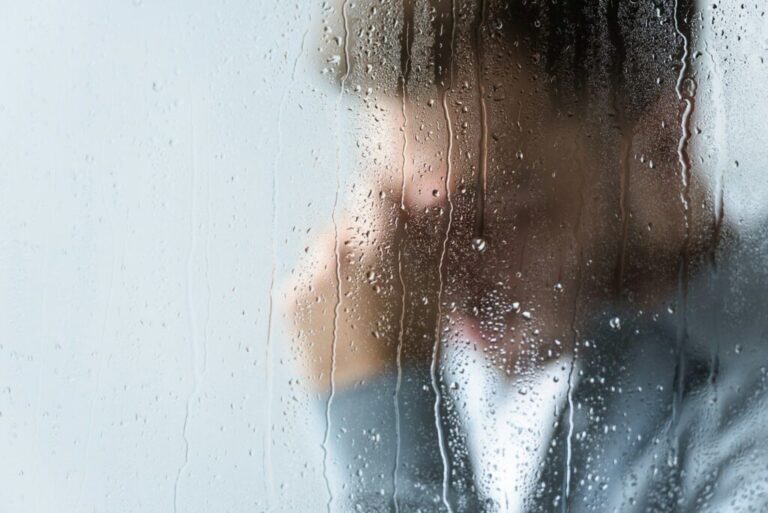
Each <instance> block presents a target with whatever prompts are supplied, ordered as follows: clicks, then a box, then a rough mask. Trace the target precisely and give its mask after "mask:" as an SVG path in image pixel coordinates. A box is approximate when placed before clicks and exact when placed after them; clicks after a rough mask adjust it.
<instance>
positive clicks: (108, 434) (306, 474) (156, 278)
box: [0, 0, 768, 513]
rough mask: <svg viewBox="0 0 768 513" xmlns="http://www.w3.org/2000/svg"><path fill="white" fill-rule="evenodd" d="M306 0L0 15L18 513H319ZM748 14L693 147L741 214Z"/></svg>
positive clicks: (317, 112)
mask: <svg viewBox="0 0 768 513" xmlns="http://www.w3.org/2000/svg"><path fill="white" fill-rule="evenodd" d="M310 3H314V2H299V3H298V4H293V3H287V2H278V1H277V0H271V1H270V0H259V1H255V2H254V1H249V0H229V1H226V0H207V1H202V0H192V1H189V0H186V1H182V0H168V1H163V2H161V1H156V0H113V1H109V2H85V1H77V0H75V1H67V2H61V1H51V0H48V1H43V0H25V1H22V2H15V3H13V4H10V3H8V2H5V3H4V8H3V9H2V16H0V41H1V43H0V67H1V69H2V71H3V74H2V75H3V78H2V79H1V80H0V193H1V194H2V196H1V198H2V199H1V200H0V291H1V292H0V511H2V512H9V513H32V512H35V513H59V512H67V513H70V512H71V513H93V512H103V513H112V512H121V513H122V512H124V513H128V512H257V513H261V512H269V513H275V512H313V511H322V510H323V508H324V507H325V502H326V487H325V484H324V482H323V472H322V465H323V452H322V447H321V444H322V441H323V426H322V422H323V416H322V410H321V409H322V408H323V405H324V402H323V401H324V398H325V396H324V395H313V392H311V391H310V390H308V389H307V388H306V387H305V386H304V384H303V381H304V378H303V377H302V370H301V368H300V366H299V364H298V363H297V361H296V360H297V359H296V356H295V355H294V354H293V353H292V351H291V349H290V347H289V341H288V337H289V335H288V330H287V323H286V322H285V319H284V318H283V317H282V315H283V314H282V312H281V310H280V309H279V308H278V306H277V305H278V303H279V302H280V301H281V295H282V292H281V289H280V286H281V284H282V283H285V281H286V280H285V277H286V276H287V275H288V273H290V270H291V269H292V267H293V266H294V264H295V262H296V259H297V257H298V256H299V255H301V254H302V253H303V249H304V247H305V246H306V245H307V241H308V240H309V239H310V238H311V237H312V235H313V234H314V233H315V232H316V231H317V230H318V229H319V228H320V227H323V226H329V225H330V223H331V214H332V211H333V207H334V200H335V197H334V193H335V191H336V183H337V182H336V173H339V180H340V183H341V184H342V188H341V190H342V192H343V191H344V190H348V189H349V187H348V184H349V174H350V173H351V172H352V170H351V169H350V167H351V166H348V165H345V164H344V162H343V161H342V163H341V164H339V162H338V159H339V158H342V159H343V158H345V156H344V154H343V153H344V152H343V151H341V152H340V151H339V146H340V145H341V146H343V145H344V144H353V142H352V141H354V137H355V134H354V131H352V130H349V129H348V128H346V129H344V135H343V137H342V141H340V140H339V139H337V138H336V134H337V125H338V122H339V121H338V116H337V115H336V114H337V112H336V111H335V109H336V108H337V106H338V105H341V106H342V108H341V110H344V104H343V103H339V104H337V97H336V96H335V95H336V94H337V93H336V92H335V91H333V90H332V89H330V88H327V87H326V86H324V85H323V84H324V83H325V82H327V79H324V78H323V77H321V76H320V75H321V72H320V69H321V66H319V65H318V63H317V62H315V60H314V59H315V58H316V57H315V56H316V55H318V52H317V46H318V43H317V42H316V41H315V42H307V39H308V38H306V37H305V34H306V33H307V30H308V29H309V27H311V26H313V25H312V24H313V23H318V20H317V18H318V12H317V11H318V10H319V9H317V8H315V7H312V8H310V7H308V6H309V4H310ZM316 3H317V4H318V5H317V7H319V4H320V3H321V2H316ZM718 4H719V6H718V9H722V10H732V11H733V12H738V10H739V9H738V5H737V2H735V0H733V1H732V0H727V1H726V2H718ZM731 4H732V5H731ZM702 12H704V14H705V15H706V12H707V10H706V8H704V7H702ZM733 23H734V25H733V26H732V27H728V28H729V31H728V34H729V38H728V39H727V40H725V39H722V38H717V37H715V35H713V34H709V33H705V34H703V35H702V37H703V38H704V40H705V41H708V42H709V43H708V44H699V45H698V47H706V49H707V51H706V52H705V53H704V54H703V55H702V56H699V57H697V61H696V64H695V66H697V69H700V73H701V76H702V77H704V76H708V77H709V78H707V79H706V80H702V86H701V91H700V92H701V94H702V95H706V99H705V100H702V102H701V104H700V105H697V108H698V107H700V108H698V110H696V111H695V114H694V120H695V121H696V123H698V125H696V126H698V127H699V128H701V129H702V134H703V135H702V136H701V137H699V136H696V137H694V139H693V142H692V147H694V148H695V149H696V151H698V152H699V154H701V155H703V156H704V157H703V158H704V160H705V163H704V168H705V169H707V170H710V171H711V173H710V175H711V177H712V181H713V182H712V183H716V181H717V180H718V179H721V180H722V183H723V187H722V191H723V194H724V198H725V208H724V211H725V215H726V217H727V219H728V220H730V221H733V222H735V223H741V224H742V225H744V226H748V225H750V224H751V223H755V222H758V221H761V220H762V219H764V218H765V216H766V215H768V204H766V203H765V202H764V198H765V197H766V194H768V174H766V173H764V172H759V171H760V170H761V169H762V168H763V167H764V163H765V162H767V161H768V144H766V134H765V133H762V128H763V127H764V126H765V119H766V117H767V116H768V112H765V110H764V107H765V105H766V102H765V100H764V94H765V84H768V66H766V65H765V64H763V63H762V62H761V61H760V59H762V58H764V56H765V55H766V50H768V39H766V35H765V34H768V20H767V19H766V17H762V18H760V19H744V20H734V22H733ZM706 26H709V25H708V24H706ZM724 28H726V27H724ZM737 34H738V35H740V36H741V38H740V39H738V40H737V38H736V35H737ZM309 39H311V38H309ZM707 74H709V75H707ZM745 103H746V104H747V105H754V108H750V107H745ZM335 127H336V128H335ZM395 136H397V137H398V138H399V137H400V135H399V134H395ZM344 141H346V142H344ZM348 158H349V157H348ZM736 161H738V163H737V162H736ZM718 177H719V178H718ZM734 220H737V221H734ZM270 313H271V319H270ZM270 321H271V322H270ZM471 392H472V393H478V394H480V393H481V392H482V391H471ZM553 393H554V392H553ZM499 408H500V409H502V408H507V409H510V410H511V407H507V406H505V405H504V404H502V403H501V402H500V403H499ZM504 411H506V410H504ZM478 422H479V421H478ZM477 425H480V424H479V423H478V424H477ZM489 429H490V428H489ZM477 443H480V442H477ZM482 457H484V456H483V455H481V458H480V460H482ZM480 460H479V461H480ZM505 472H506V473H505ZM501 474H502V477H503V478H504V479H512V478H513V477H514V475H513V474H512V472H511V471H507V470H506V469H502V471H501Z"/></svg>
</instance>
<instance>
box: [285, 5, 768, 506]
mask: <svg viewBox="0 0 768 513" xmlns="http://www.w3.org/2000/svg"><path fill="white" fill-rule="evenodd" d="M700 19H701V18H700V17H699V16H697V15H696V13H695V11H694V9H693V6H692V5H690V4H689V3H687V2H677V3H673V2H672V1H662V2H660V3H656V4H654V3H652V2H630V1H624V2H622V1H611V2H606V3H601V4H599V5H592V4H591V3H590V2H586V1H573V2H523V1H508V2H504V1H492V0H488V1H485V2H482V1H477V2H459V1H454V2H453V3H451V2H449V1H445V0H444V1H435V2H415V1H414V2H411V1H406V2H405V3H403V2H374V1H369V2H355V3H352V2H348V3H345V4H343V5H336V6H333V7H331V6H328V7H327V8H325V9H324V10H323V19H322V22H321V23H317V28H318V29H319V30H318V38H319V42H318V43H317V45H316V46H317V47H319V50H320V53H321V55H322V57H321V58H322V61H323V63H324V64H325V65H326V68H325V69H324V71H325V72H326V74H327V75H328V76H330V77H331V82H332V83H334V84H335V86H336V87H338V88H340V89H339V90H338V91H339V92H338V94H339V96H338V102H339V103H338V105H339V110H340V111H341V112H346V111H347V110H348V109H353V110H354V109H358V110H359V113H358V119H363V120H369V121H370V123H369V124H368V125H367V128H368V130H367V132H366V133H362V134H361V135H360V137H361V138H362V139H364V142H363V143H362V144H359V145H358V146H359V147H360V148H361V153H364V154H365V155H364V156H363V157H361V159H360V160H361V161H363V162H365V165H367V166H370V167H369V168H368V169H366V170H365V175H366V176H365V178H364V181H363V182H360V183H356V184H355V186H354V192H353V193H352V194H350V195H349V196H350V197H349V198H348V199H349V203H348V206H347V207H346V208H345V209H339V212H338V213H337V215H338V217H337V218H336V226H335V228H334V227H331V229H329V231H328V232H327V234H326V235H325V236H323V237H320V238H318V239H317V240H315V241H313V243H312V245H311V246H310V249H309V252H308V253H309V254H308V255H307V256H306V257H305V259H304V260H303V261H302V264H301V266H300V267H299V268H298V269H297V270H296V271H295V280H294V281H293V282H292V284H291V285H290V287H289V289H290V291H289V296H290V301H289V303H290V308H291V309H292V311H293V315H294V320H295V326H296V328H297V329H296V336H295V345H296V349H297V350H298V351H299V352H300V353H301V354H302V355H303V356H304V357H305V362H306V364H307V368H308V376H309V378H310V379H311V381H312V384H313V385H314V387H315V389H316V390H318V392H319V393H320V395H319V397H320V398H321V401H320V404H319V405H318V406H319V410H320V412H321V416H322V417H323V419H325V415H326V414H327V415H328V418H329V419H330V426H331V427H330V429H329V432H328V442H329V444H328V447H327V450H328V453H327V458H328V460H329V461H328V462H327V463H329V469H330V471H329V472H330V475H329V481H328V482H329V488H330V490H329V491H330V492H331V494H332V500H331V505H332V506H333V507H335V508H337V509H338V510H339V511H353V510H356V508H357V509H360V510H362V511H396V510H397V511H404V512H405V511H455V512H459V511H497V510H498V511H552V510H561V509H562V510H563V511H572V512H576V511H649V510H651V511H708V510H711V511H735V510H740V509H743V510H749V508H752V510H760V509H761V508H765V507H766V503H768V498H766V496H765V490H764V488H765V486H768V469H767V468H766V463H765V462H766V461H768V460H767V459H766V454H765V450H764V449H763V448H762V445H764V441H765V428H764V426H765V419H764V418H763V415H762V412H763V411H764V410H765V408H764V406H765V405H764V401H765V394H764V393H763V388H764V386H765V384H764V378H765V372H764V368H763V367H762V364H763V362H764V349H763V348H762V345H763V344H762V343H761V336H762V333H763V331H764V330H763V328H762V322H761V319H762V318H764V312H763V311H762V302H760V301H757V299H759V298H760V297H761V295H762V293H763V291H765V290H766V288H765V271H764V269H762V267H763V266H761V265H758V264H759V263H760V260H761V259H762V258H764V256H763V255H764V254H765V253H764V252H763V251H762V249H761V248H760V247H757V246H756V245H755V242H754V239H753V238H750V237H747V236H744V235H739V234H737V232H736V231H735V230H733V229H732V227H731V226H729V225H728V223H726V222H725V221H724V219H723V216H722V212H721V211H720V210H719V205H718V202H717V199H716V195H715V194H714V193H713V191H712V190H710V189H711V188H710V185H709V183H708V182H707V180H706V179H705V174H704V173H703V171H702V170H701V169H700V168H699V167H700V160H699V159H696V158H695V155H692V152H691V149H690V137H691V133H692V128H691V117H690V116H691V111H692V109H694V108H695V106H696V104H697V102H703V101H706V99H702V98H696V96H695V94H696V88H695V81H694V80H693V78H694V75H695V73H694V71H693V70H694V62H693V60H694V56H695V53H694V51H693V40H694V32H695V31H694V28H695V27H696V26H697V25H696V24H697V23H698V22H699V20H700ZM366 141H367V142H366ZM347 151H349V150H347ZM697 166H699V167H697ZM736 334H738V339H734V335H736ZM737 344H738V347H739V351H738V352H737V351H734V349H733V348H734V347H736V345H737ZM744 351H747V352H748V353H749V354H750V355H751V356H750V357H744V356H737V354H739V355H740V354H742V353H744ZM552 383H555V385H553V384H552ZM473 390H474V391H475V393H474V395H473V392H472V391H473ZM478 390H480V391H482V393H481V394H480V395H479V396H478V395H477V391H478ZM330 392H333V397H332V398H329V397H328V394H329V393H330ZM498 396H502V399H499V398H498ZM329 399H330V400H329ZM489 405H490V406H489ZM521 406H522V408H521ZM526 409H527V411H526ZM478 412H481V414H482V415H481V416H485V417H488V416H490V417H493V420H492V422H490V423H489V421H488V419H487V418H483V419H481V421H473V420H472V419H473V418H477V417H478V415H480V413H478ZM515 412H516V413H515ZM473 416H474V417H473ZM478 426H485V428H487V427H488V426H494V429H493V430H492V431H494V430H495V431H496V432H495V433H493V432H491V433H482V432H477V431H478V430H479V427H478ZM480 431H482V430H480ZM508 433H517V434H516V435H514V436H513V437H511V439H509V438H507V439H504V440H502V438H506V437H507V434H508ZM489 448H492V449H493V450H489ZM505 451H506V452H505ZM479 455H480V456H479Z"/></svg>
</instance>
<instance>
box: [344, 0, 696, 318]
mask: <svg viewBox="0 0 768 513" xmlns="http://www.w3.org/2000/svg"><path fill="white" fill-rule="evenodd" d="M494 5H495V4H494ZM500 5H501V4H500ZM497 7H498V6H497ZM363 11H364V10H362V11H360V13H362V14H360V16H361V17H360V18H359V19H358V22H361V20H362V21H365V19H366V18H365V13H364V12H363ZM365 12H367V11H365ZM347 14H348V15H349V14H350V13H347ZM395 14H396V13H395ZM495 14H497V13H495V12H494V11H493V9H489V10H486V11H485V12H482V11H481V10H479V8H478V6H472V5H470V6H463V7H460V8H458V9H457V10H455V11H454V12H452V16H450V17H446V18H445V19H446V22H445V23H444V24H441V22H440V16H441V14H440V13H439V12H437V13H436V12H430V11H429V10H426V11H423V12H421V13H420V12H419V11H418V9H416V12H415V13H414V14H413V16H412V18H410V19H408V18H403V19H400V20H395V21H396V22H393V23H392V24H391V26H390V29H391V30H389V31H387V30H385V29H382V28H379V32H380V33H385V36H386V37H383V38H381V40H380V42H381V41H385V42H387V44H388V45H389V46H387V44H380V45H376V44H374V43H372V41H376V40H377V39H376V37H375V36H376V35H375V32H376V31H375V30H372V29H370V27H368V24H365V23H362V24H361V25H360V26H361V27H363V26H364V27H368V29H366V30H365V31H362V32H360V31H357V32H355V34H356V37H357V39H356V40H355V41H356V42H355V44H352V45H351V46H350V47H348V48H345V52H346V53H349V55H350V56H351V57H350V59H351V63H352V66H353V68H352V73H347V74H346V75H345V83H344V86H345V93H346V94H347V95H351V96H354V97H361V96H362V97H364V98H365V101H364V102H360V103H357V105H359V107H360V112H359V116H360V118H362V119H368V120H370V121H371V122H370V123H369V125H368V129H367V130H364V132H365V133H364V135H363V139H364V140H365V141H366V143H364V146H365V153H366V157H367V161H368V162H369V163H375V164H373V166H374V169H371V170H369V171H370V172H371V174H373V175H374V178H373V180H374V181H375V182H376V183H377V185H378V186H380V187H381V188H388V189H389V191H390V194H394V195H395V196H400V195H401V194H402V203H403V205H404V207H405V208H406V211H407V212H408V216H407V222H406V223H405V231H404V232H401V233H400V236H402V237H404V238H405V240H406V242H405V243H403V245H402V246H401V247H404V248H406V249H407V248H408V247H410V246H413V247H415V248H418V251H416V250H414V251H406V254H407V255H409V258H410V259H411V260H410V261H409V266H410V267H411V268H412V269H414V270H413V275H414V277H416V276H417V275H418V276H421V275H434V274H435V272H434V271H435V269H434V268H435V267H436V264H435V261H436V260H439V265H440V268H441V269H443V274H442V275H441V276H442V277H443V281H444V283H443V284H442V286H443V287H444V294H445V297H446V298H448V299H449V301H448V303H449V304H453V305H456V306H455V308H456V312H457V315H461V316H462V317H463V318H465V319H470V321H469V322H472V323H474V324H476V325H478V326H481V325H482V326H488V325H491V324H493V323H494V322H496V323H502V324H512V325H515V324H518V325H520V326H532V327H533V326H537V328H532V329H531V330H530V331H535V330H536V329H540V328H541V327H542V326H546V327H547V329H549V330H551V331H552V332H554V333H557V332H558V331H562V330H563V329H565V326H566V325H567V324H569V321H568V319H572V318H573V317H574V316H575V313H574V312H575V310H576V309H577V305H579V304H582V305H583V304H587V303H589V302H591V301H602V300H604V299H606V298H607V297H611V296H619V297H621V298H622V299H626V300H629V301H630V302H632V301H634V302H638V303H640V304H644V303H647V302H649V301H651V302H652V301H657V300H658V298H659V296H660V294H665V293H668V292H669V291H670V290H672V288H673V287H674V283H675V280H676V277H677V273H678V272H679V260H680V256H681V254H682V253H683V252H684V249H685V246H686V244H688V245H689V248H688V249H689V250H690V251H692V252H695V251H696V248H697V247H701V246H702V245H704V244H705V242H706V239H707V230H708V229H709V226H710V219H711V215H710V213H709V205H708V203H707V201H706V200H705V198H704V196H705V194H704V192H705V187H703V186H702V185H703V184H702V183H701V182H699V181H698V180H697V176H696V170H695V169H694V168H693V167H691V166H690V165H688V164H686V165H682V164H681V162H683V160H684V161H686V162H688V161H690V162H694V164H695V159H692V158H690V156H686V158H685V159H681V152H682V154H684V153H685V152H686V151H687V149H686V146H685V145H686V141H685V135H684V134H685V131H684V129H683V124H684V120H683V118H682V114H683V109H684V106H685V102H684V101H682V100H681V98H679V97H678V92H679V91H678V90H677V87H676V86H677V83H676V79H677V77H676V76H675V72H676V69H677V68H675V67H674V64H675V61H674V59H673V56H674V55H675V54H676V50H677V48H676V46H675V44H676V43H675V39H674V37H672V38H666V39H664V38H660V39H659V40H658V41H656V42H653V41H651V42H646V44H645V46H643V45H640V44H638V47H637V53H636V54H627V55H623V56H618V55H616V51H615V49H613V50H611V49H610V48H609V50H605V51H604V55H602V56H601V55H600V51H603V50H600V51H598V50H594V51H592V50H590V52H592V54H590V55H592V56H591V59H592V60H591V61H589V62H586V63H582V65H580V66H576V67H574V69H573V70H572V71H571V72H564V71H562V70H557V69H552V66H551V65H550V63H551V62H555V60H554V59H555V57H552V54H553V53H554V54H556V53H557V52H558V51H561V52H563V53H568V52H569V51H571V50H569V48H568V46H567V45H566V46H563V47H562V48H554V49H553V48H552V47H546V46H544V47H542V46H538V47H537V46H536V44H539V45H540V44H541V41H539V43H533V42H531V41H532V40H533V39H530V38H529V39H526V38H524V37H520V38H518V37H516V36H515V35H514V34H510V33H508V32H506V31H507V29H506V28H505V26H504V24H503V23H501V22H499V20H500V19H501V18H499V17H495ZM478 15H480V18H478ZM638 16H639V15H638ZM478 20H480V21H482V23H480V22H479V21H478ZM646 21H647V20H646ZM370 26H371V27H373V26H374V24H370ZM639 26H642V23H639ZM648 27H650V25H648ZM555 29H556V27H554V28H553V27H550V29H549V30H555ZM648 30H651V28H648ZM654 30H655V29H654ZM665 30H667V31H669V30H672V31H674V29H672V28H671V26H670V27H667V28H666V29H665ZM361 34H362V35H361ZM627 37H629V36H627ZM398 41H399V44H398ZM603 43H604V44H605V45H607V46H610V45H614V46H615V45H616V42H615V41H609V42H607V43H606V42H605V41H602V42H601V41H599V40H598V41H597V42H596V44H603ZM446 44H449V45H450V48H449V52H448V53H449V55H450V58H448V59H447V60H444V61H442V62H440V63H438V62H437V61H436V60H435V57H434V55H435V48H436V47H438V46H441V45H442V47H441V50H440V51H441V52H443V53H445V45H446ZM366 45H367V46H366ZM588 50H589V49H588ZM587 54H589V52H587ZM548 56H549V57H548ZM584 58H585V59H586V57H584ZM619 58H620V59H621V61H620V62H618V64H616V59H619ZM547 59H549V61H548V60H547ZM601 59H603V61H604V62H603V61H601ZM622 65H625V66H626V67H631V66H634V67H638V66H639V67H642V66H646V68H647V71H648V73H650V74H652V75H653V74H654V73H656V76H657V80H655V81H650V82H649V83H651V84H654V85H653V90H652V91H647V90H642V91H636V90H635V89H637V88H636V87H634V84H631V83H627V82H628V80H629V78H631V77H632V75H631V74H628V73H625V71H624V68H622ZM630 65H631V66H630ZM361 70H362V71H361ZM348 71H349V70H348ZM628 77H629V78H628ZM571 89H572V90H571ZM638 98H642V101H640V100H639V99H638ZM354 101H355V100H350V102H354ZM350 104H353V103H350ZM685 130H688V131H690V128H685ZM358 144H359V142H358ZM380 163H387V164H386V165H384V166H380V165H379V164H380ZM398 199H399V198H398ZM358 214H359V213H358ZM362 215H363V216H365V215H373V214H362ZM518 303H520V307H519V308H517V307H512V306H511V305H517V304H518ZM523 309H525V311H528V312H529V313H531V312H532V315H533V316H536V318H537V319H538V322H536V323H530V322H525V321H527V319H522V317H521V316H519V315H518V314H519V313H520V310H523ZM521 319H522V320H521ZM478 329H480V328H478ZM480 330H481V331H482V329H480Z"/></svg>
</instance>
